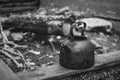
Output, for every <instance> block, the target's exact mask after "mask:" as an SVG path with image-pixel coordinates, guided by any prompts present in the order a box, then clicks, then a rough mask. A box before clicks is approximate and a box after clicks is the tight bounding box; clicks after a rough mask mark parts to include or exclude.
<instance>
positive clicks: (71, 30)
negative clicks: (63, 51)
mask: <svg viewBox="0 0 120 80" xmlns="http://www.w3.org/2000/svg"><path fill="white" fill-rule="evenodd" d="M81 23H83V24H84V28H86V26H87V24H86V23H85V22H81ZM74 28H75V27H74V25H72V26H71V28H70V35H71V36H74V33H73V29H74Z"/></svg>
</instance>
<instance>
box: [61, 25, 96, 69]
mask: <svg viewBox="0 0 120 80" xmlns="http://www.w3.org/2000/svg"><path fill="white" fill-rule="evenodd" d="M74 30H75V27H71V30H70V33H71V35H72V36H71V37H70V38H67V39H65V40H64V42H63V43H62V45H61V49H60V56H59V61H60V65H61V66H63V67H65V68H68V69H87V68H90V67H92V66H93V65H94V49H95V46H94V45H93V44H92V43H91V41H90V40H89V39H88V38H87V37H84V36H75V35H74V33H73V31H74Z"/></svg>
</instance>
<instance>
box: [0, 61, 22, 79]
mask: <svg viewBox="0 0 120 80" xmlns="http://www.w3.org/2000/svg"><path fill="white" fill-rule="evenodd" d="M0 80H20V79H19V77H18V76H17V75H16V74H15V73H14V72H13V71H12V70H11V69H10V68H9V67H8V66H7V65H6V64H5V63H4V62H3V61H2V60H1V59H0Z"/></svg>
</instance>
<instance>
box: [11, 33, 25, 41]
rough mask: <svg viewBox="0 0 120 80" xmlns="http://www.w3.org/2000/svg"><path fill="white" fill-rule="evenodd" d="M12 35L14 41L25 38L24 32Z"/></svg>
mask: <svg viewBox="0 0 120 80" xmlns="http://www.w3.org/2000/svg"><path fill="white" fill-rule="evenodd" d="M11 37H12V39H13V40H14V41H20V40H22V39H23V34H22V33H11Z"/></svg>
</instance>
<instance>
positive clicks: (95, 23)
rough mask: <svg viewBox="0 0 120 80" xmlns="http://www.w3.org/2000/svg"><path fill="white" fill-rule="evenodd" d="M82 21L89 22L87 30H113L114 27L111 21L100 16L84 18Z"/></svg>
mask: <svg viewBox="0 0 120 80" xmlns="http://www.w3.org/2000/svg"><path fill="white" fill-rule="evenodd" d="M80 21H82V22H85V23H86V24H87V27H86V30H87V31H91V30H95V31H100V32H111V31H112V29H113V27H112V23H111V22H110V21H107V20H105V19H100V18H83V19H80Z"/></svg>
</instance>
